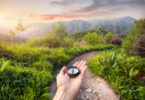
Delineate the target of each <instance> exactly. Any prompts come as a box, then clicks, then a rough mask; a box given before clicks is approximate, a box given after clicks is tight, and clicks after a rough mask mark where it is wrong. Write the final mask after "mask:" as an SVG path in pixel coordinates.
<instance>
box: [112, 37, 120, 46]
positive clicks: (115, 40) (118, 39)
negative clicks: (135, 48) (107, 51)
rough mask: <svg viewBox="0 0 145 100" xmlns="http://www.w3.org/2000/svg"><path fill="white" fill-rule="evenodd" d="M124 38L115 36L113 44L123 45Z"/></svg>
mask: <svg viewBox="0 0 145 100" xmlns="http://www.w3.org/2000/svg"><path fill="white" fill-rule="evenodd" d="M121 42H122V40H121V39H120V38H119V37H115V38H113V39H112V41H111V44H114V45H121Z"/></svg>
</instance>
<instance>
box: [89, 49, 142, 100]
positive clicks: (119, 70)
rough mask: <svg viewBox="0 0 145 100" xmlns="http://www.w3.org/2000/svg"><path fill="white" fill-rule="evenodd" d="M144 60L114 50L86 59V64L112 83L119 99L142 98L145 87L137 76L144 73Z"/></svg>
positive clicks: (136, 99)
mask: <svg viewBox="0 0 145 100" xmlns="http://www.w3.org/2000/svg"><path fill="white" fill-rule="evenodd" d="M144 62H145V59H143V58H141V57H138V56H127V55H125V54H122V53H121V52H120V50H115V52H114V51H106V52H103V53H101V54H100V55H97V56H94V57H93V58H91V59H90V60H89V61H88V66H89V68H90V69H91V71H92V72H93V73H95V74H97V75H99V76H101V77H103V78H105V79H106V80H107V81H108V82H109V83H110V84H111V85H112V87H113V88H114V89H115V91H116V92H117V93H118V94H119V95H120V98H121V100H138V99H140V100H142V99H143V98H145V95H143V93H145V87H144V86H143V85H144V82H142V80H138V77H139V76H144V75H145V74H144V73H145V67H144V66H145V63H144Z"/></svg>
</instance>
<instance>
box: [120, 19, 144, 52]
mask: <svg viewBox="0 0 145 100" xmlns="http://www.w3.org/2000/svg"><path fill="white" fill-rule="evenodd" d="M144 34H145V19H142V20H139V21H137V22H136V24H135V26H134V28H133V29H132V30H131V31H130V32H129V34H128V35H127V37H126V39H125V40H124V41H123V46H122V47H123V51H124V52H125V53H126V54H136V50H135V44H137V41H138V40H139V38H140V37H141V36H143V35H144Z"/></svg>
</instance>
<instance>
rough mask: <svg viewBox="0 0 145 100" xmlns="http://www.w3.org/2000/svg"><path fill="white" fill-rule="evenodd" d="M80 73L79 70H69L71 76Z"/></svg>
mask: <svg viewBox="0 0 145 100" xmlns="http://www.w3.org/2000/svg"><path fill="white" fill-rule="evenodd" d="M78 72H79V70H78V69H76V68H70V69H69V70H68V73H70V74H77V73H78Z"/></svg>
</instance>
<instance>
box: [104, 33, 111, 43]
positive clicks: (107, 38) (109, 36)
mask: <svg viewBox="0 0 145 100" xmlns="http://www.w3.org/2000/svg"><path fill="white" fill-rule="evenodd" d="M112 38H113V34H112V33H111V32H108V33H107V34H106V35H105V41H106V43H111V41H112Z"/></svg>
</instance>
